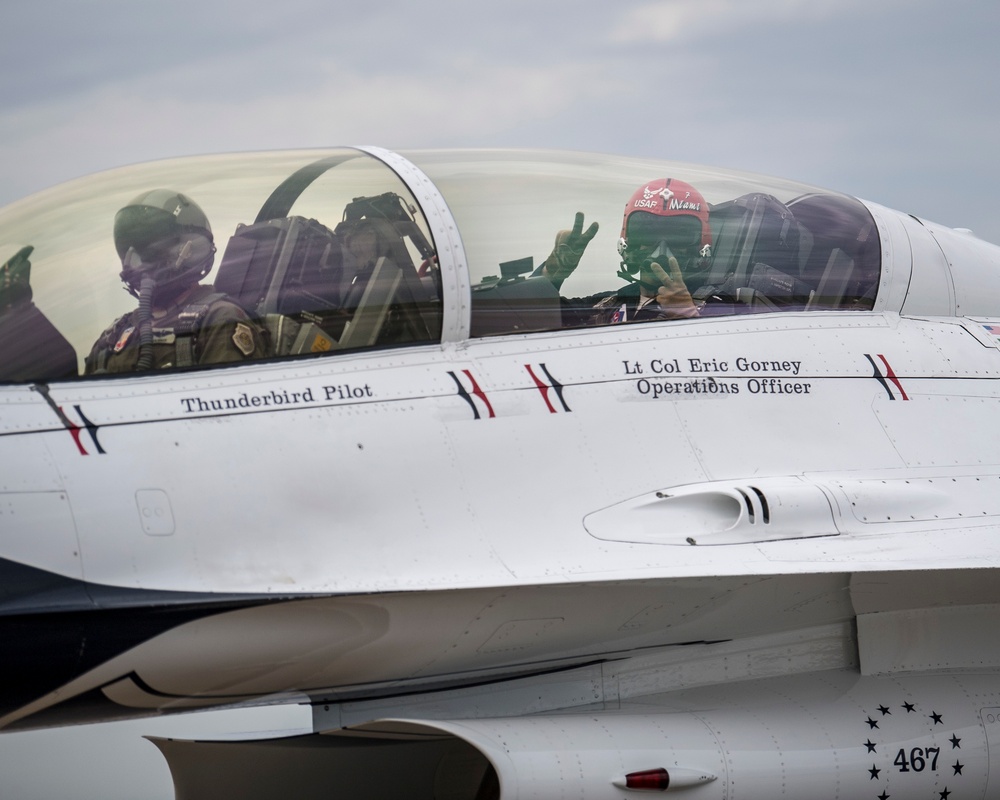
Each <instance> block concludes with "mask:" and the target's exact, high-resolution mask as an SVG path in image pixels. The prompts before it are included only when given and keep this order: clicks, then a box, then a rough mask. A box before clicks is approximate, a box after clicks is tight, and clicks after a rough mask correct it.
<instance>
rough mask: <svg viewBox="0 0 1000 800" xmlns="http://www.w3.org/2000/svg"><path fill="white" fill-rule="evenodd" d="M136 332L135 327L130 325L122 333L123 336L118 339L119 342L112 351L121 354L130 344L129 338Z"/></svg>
mask: <svg viewBox="0 0 1000 800" xmlns="http://www.w3.org/2000/svg"><path fill="white" fill-rule="evenodd" d="M134 331H135V325H129V326H128V327H127V328H126V329H125V330H123V331H122V332H121V335H120V336H119V337H118V341H117V342H115V346H114V347H113V348H112V349H113V350H114V351H115V352H116V353H120V352H121V351H122V350H123V349H124V348H125V345H126V344H127V343H128V340H129V337H130V336H131V335H132V333H133V332H134Z"/></svg>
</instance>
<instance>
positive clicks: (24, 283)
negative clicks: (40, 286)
mask: <svg viewBox="0 0 1000 800" xmlns="http://www.w3.org/2000/svg"><path fill="white" fill-rule="evenodd" d="M34 249H35V248H34V247H32V246H31V245H28V246H27V247H22V248H21V249H20V250H18V251H17V252H16V253H15V254H14V255H12V256H11V257H10V258H9V259H7V261H5V262H4V263H3V264H0V312H2V311H6V310H7V309H9V308H13V307H14V306H16V305H20V304H21V303H26V302H28V301H29V300H31V285H30V282H29V277H30V274H31V262H30V261H28V256H30V255H31V251H32V250H34Z"/></svg>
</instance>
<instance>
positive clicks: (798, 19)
mask: <svg viewBox="0 0 1000 800" xmlns="http://www.w3.org/2000/svg"><path fill="white" fill-rule="evenodd" d="M899 1H900V0H885V2H883V3H880V4H879V7H880V10H881V11H884V10H885V7H886V6H887V5H889V4H893V3H894V2H899ZM869 5H870V4H869V3H868V1H867V0H753V2H749V1H748V0H661V2H650V3H643V4H641V5H638V6H635V7H633V8H631V9H629V10H628V11H626V12H625V14H624V15H623V16H622V18H621V21H620V22H619V24H618V25H616V26H615V28H614V29H613V30H612V32H611V37H610V38H611V41H612V42H614V43H616V44H633V43H641V42H653V43H667V42H676V43H679V44H684V43H692V42H694V41H695V40H700V39H705V38H712V37H717V36H721V35H727V34H728V33H730V32H731V31H734V30H746V29H747V28H748V27H755V26H756V27H759V26H771V27H773V26H774V25H775V24H776V23H780V24H781V25H782V26H790V25H797V24H800V23H815V22H819V21H822V20H825V19H829V18H831V17H835V16H836V17H843V16H845V15H847V14H849V13H853V12H854V11H855V10H856V9H859V8H864V7H866V6H869Z"/></svg>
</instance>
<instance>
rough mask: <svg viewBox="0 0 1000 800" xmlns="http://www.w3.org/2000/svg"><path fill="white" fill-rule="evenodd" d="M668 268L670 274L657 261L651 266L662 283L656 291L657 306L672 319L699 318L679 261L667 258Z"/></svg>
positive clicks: (651, 270) (650, 268) (670, 257)
mask: <svg viewBox="0 0 1000 800" xmlns="http://www.w3.org/2000/svg"><path fill="white" fill-rule="evenodd" d="M667 267H668V269H669V270H670V273H669V274H668V273H667V272H666V271H665V270H664V269H663V267H661V266H660V265H659V264H657V263H656V262H655V261H654V262H652V263H651V264H650V265H649V270H650V272H652V273H653V275H654V276H655V277H656V279H657V280H658V281H659V282H660V288H659V289H657V290H656V302H657V304H659V306H660V308H661V309H663V312H664V314H665V315H666V316H667V317H668V318H671V319H673V318H677V317H697V316H698V308H697V306H695V304H694V301H693V300H692V299H691V293H690V292H689V291H688V288H687V286H686V285H685V283H684V278H683V277H682V276H681V267H680V264H678V263H677V259H676V258H674V257H673V256H669V257H668V258H667Z"/></svg>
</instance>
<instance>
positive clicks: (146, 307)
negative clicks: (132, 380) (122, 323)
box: [135, 275, 156, 372]
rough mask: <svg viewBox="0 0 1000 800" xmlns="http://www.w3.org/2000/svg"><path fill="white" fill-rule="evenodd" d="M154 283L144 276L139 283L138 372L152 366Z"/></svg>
mask: <svg viewBox="0 0 1000 800" xmlns="http://www.w3.org/2000/svg"><path fill="white" fill-rule="evenodd" d="M154 289H156V281H155V280H154V279H153V278H151V277H149V276H148V275H144V276H143V277H142V280H141V281H140V283H139V360H138V361H137V362H136V365H135V368H136V370H138V371H140V372H141V371H143V370H147V369H151V368H152V366H153V290H154Z"/></svg>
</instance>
